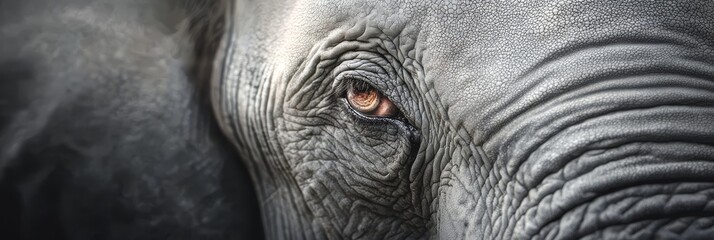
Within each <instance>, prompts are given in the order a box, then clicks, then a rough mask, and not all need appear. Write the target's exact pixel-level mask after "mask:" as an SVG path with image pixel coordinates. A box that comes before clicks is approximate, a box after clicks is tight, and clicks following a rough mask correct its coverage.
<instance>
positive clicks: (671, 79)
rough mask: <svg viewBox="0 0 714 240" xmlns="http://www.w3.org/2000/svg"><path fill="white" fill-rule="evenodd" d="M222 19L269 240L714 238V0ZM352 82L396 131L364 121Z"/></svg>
mask: <svg viewBox="0 0 714 240" xmlns="http://www.w3.org/2000/svg"><path fill="white" fill-rule="evenodd" d="M227 14H228V15H227V16H228V17H227V18H228V19H229V20H228V22H227V25H226V33H225V34H224V38H223V40H222V44H221V46H220V47H219V50H218V57H217V59H216V62H215V63H216V64H215V69H214V75H213V82H212V83H211V97H212V102H213V107H214V111H215V114H216V115H217V116H218V121H219V123H220V126H221V128H222V130H223V132H224V133H225V134H226V135H227V137H228V138H229V139H230V140H231V142H232V143H233V144H234V145H235V146H236V147H237V148H238V149H239V152H240V156H241V158H242V159H243V161H244V162H245V164H246V165H247V167H248V170H249V172H250V173H251V176H252V178H253V182H254V184H255V188H256V191H257V195H258V201H259V202H260V205H261V213H262V221H263V227H264V230H265V234H266V237H268V238H270V239H322V238H327V239H341V238H355V239H403V238H437V239H652V238H654V239H679V238H682V239H708V238H711V236H714V235H712V234H714V182H713V181H712V180H714V147H713V146H714V108H712V105H714V82H712V80H714V2H711V1H644V0H643V1H636V0H631V1H615V0H612V1H575V0H564V1H237V2H234V3H233V4H232V5H231V7H230V8H229V10H228V13H227ZM354 81H363V82H367V83H368V84H370V85H371V86H372V87H373V88H375V89H377V90H378V91H380V92H381V93H382V94H384V96H385V97H387V98H389V99H390V100H391V101H392V102H393V103H394V104H395V105H396V106H397V107H398V108H399V110H400V111H401V114H402V116H403V117H401V118H381V117H370V116H366V115H364V114H361V113H360V112H358V111H355V110H354V109H353V108H351V106H350V105H349V104H348V102H347V101H346V100H345V94H344V92H345V89H346V88H347V87H348V86H349V84H351V83H352V82H354Z"/></svg>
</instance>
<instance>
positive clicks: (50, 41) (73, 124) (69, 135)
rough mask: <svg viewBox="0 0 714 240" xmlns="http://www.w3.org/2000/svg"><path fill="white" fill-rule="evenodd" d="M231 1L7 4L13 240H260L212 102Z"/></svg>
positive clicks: (7, 208) (7, 227) (1, 154)
mask: <svg viewBox="0 0 714 240" xmlns="http://www.w3.org/2000/svg"><path fill="white" fill-rule="evenodd" d="M223 8H225V5H224V3H223V1H217V0H216V1H213V0H207V1H189V0H183V1H171V0H156V1H139V0H119V1H117V0H111V1H110V0H94V1H90V0H23V1H12V0H0V239H258V238H262V230H261V220H260V216H259V206H258V203H257V200H256V198H255V192H254V189H253V188H252V184H251V180H250V176H249V174H248V172H247V171H246V169H245V166H243V164H242V162H241V161H240V159H239V156H238V153H237V152H236V151H235V149H234V147H233V146H232V145H231V143H229V142H228V141H227V139H226V138H225V137H224V136H223V135H222V134H221V132H220V130H219V128H218V126H217V124H216V121H215V119H214V116H213V114H212V109H211V107H210V105H209V104H210V103H209V102H208V100H207V94H208V93H207V91H208V88H207V87H206V84H207V83H208V81H209V80H208V79H210V71H209V70H208V69H210V66H211V64H212V61H213V60H212V59H213V56H214V54H215V51H216V48H217V46H218V41H219V40H220V36H221V31H222V24H223V23H222V21H223V20H224V19H223V18H222V12H223Z"/></svg>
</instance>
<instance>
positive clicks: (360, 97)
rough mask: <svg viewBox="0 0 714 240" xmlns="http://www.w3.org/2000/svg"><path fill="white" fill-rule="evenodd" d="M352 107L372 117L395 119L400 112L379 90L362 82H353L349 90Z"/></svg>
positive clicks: (348, 95) (348, 99)
mask: <svg viewBox="0 0 714 240" xmlns="http://www.w3.org/2000/svg"><path fill="white" fill-rule="evenodd" d="M347 101H348V102H349V103H350V107H352V108H353V109H354V110H356V111H357V112H359V113H362V114H364V115H366V116H370V117H394V116H396V115H397V113H398V112H399V111H398V110H397V107H396V106H394V103H392V101H390V100H389V99H388V98H387V97H385V96H384V95H382V93H380V92H379V91H377V89H375V88H374V87H372V86H371V85H369V84H368V83H366V82H364V81H360V80H353V81H351V84H350V85H349V88H348V89H347Z"/></svg>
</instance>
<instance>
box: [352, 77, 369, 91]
mask: <svg viewBox="0 0 714 240" xmlns="http://www.w3.org/2000/svg"><path fill="white" fill-rule="evenodd" d="M352 90H353V91H355V92H358V93H364V92H369V91H371V90H372V86H370V85H369V84H368V83H366V82H364V81H360V80H354V81H353V82H352Z"/></svg>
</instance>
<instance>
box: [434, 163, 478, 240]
mask: <svg viewBox="0 0 714 240" xmlns="http://www.w3.org/2000/svg"><path fill="white" fill-rule="evenodd" d="M452 169H454V170H453V171H449V172H447V173H445V175H444V178H442V181H441V187H440V188H439V195H438V196H439V198H438V202H439V204H438V206H439V207H438V210H437V211H438V214H436V216H437V219H435V222H436V225H437V228H436V233H435V234H434V235H436V236H435V238H436V239H483V238H484V237H485V234H484V231H483V227H485V225H484V224H488V219H487V214H486V212H487V211H486V207H485V205H484V204H483V201H480V200H479V199H482V195H481V193H480V192H479V191H478V189H481V188H476V187H475V186H477V185H478V183H477V181H476V179H475V177H474V175H473V174H474V173H473V172H472V171H471V169H468V168H465V167H463V165H462V166H461V167H459V166H457V167H453V168H452Z"/></svg>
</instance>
